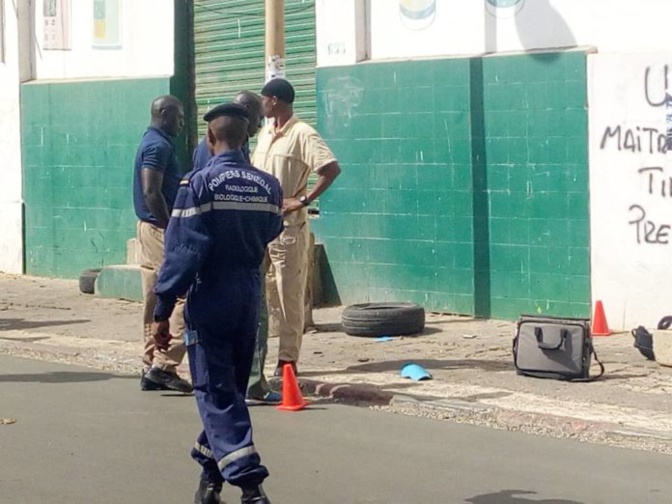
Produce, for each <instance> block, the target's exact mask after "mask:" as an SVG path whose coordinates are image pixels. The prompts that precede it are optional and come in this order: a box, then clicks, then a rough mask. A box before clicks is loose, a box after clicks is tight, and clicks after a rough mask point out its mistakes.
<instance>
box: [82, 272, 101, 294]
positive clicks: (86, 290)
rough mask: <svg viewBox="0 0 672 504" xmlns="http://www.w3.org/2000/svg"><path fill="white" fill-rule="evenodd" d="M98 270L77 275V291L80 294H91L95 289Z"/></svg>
mask: <svg viewBox="0 0 672 504" xmlns="http://www.w3.org/2000/svg"><path fill="white" fill-rule="evenodd" d="M98 273H100V268H97V269H87V270H84V271H82V274H81V275H79V291H80V292H81V293H82V294H93V293H94V292H95V287H96V278H98Z"/></svg>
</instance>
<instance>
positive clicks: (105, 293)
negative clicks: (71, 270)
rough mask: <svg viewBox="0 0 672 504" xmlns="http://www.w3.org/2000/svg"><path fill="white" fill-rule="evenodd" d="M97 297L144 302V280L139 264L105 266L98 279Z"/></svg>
mask: <svg viewBox="0 0 672 504" xmlns="http://www.w3.org/2000/svg"><path fill="white" fill-rule="evenodd" d="M96 296H99V297H103V298H112V299H125V300H127V301H142V278H141V276H140V266H139V265H138V264H118V265H112V266H105V267H104V268H103V269H102V270H101V271H100V273H99V274H98V278H97V279H96Z"/></svg>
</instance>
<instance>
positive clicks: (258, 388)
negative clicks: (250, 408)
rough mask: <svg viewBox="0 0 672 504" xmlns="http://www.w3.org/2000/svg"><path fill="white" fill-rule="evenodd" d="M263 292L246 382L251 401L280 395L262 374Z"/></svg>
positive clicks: (270, 399)
mask: <svg viewBox="0 0 672 504" xmlns="http://www.w3.org/2000/svg"><path fill="white" fill-rule="evenodd" d="M262 278H263V277H262ZM263 293H264V290H262V296H261V303H259V329H258V331H257V340H256V345H255V351H254V358H253V360H252V370H251V372H250V380H249V382H248V384H247V398H248V399H249V400H251V401H259V402H269V403H275V402H279V401H280V399H281V396H280V395H279V394H277V393H275V392H273V391H271V387H270V385H269V384H268V382H267V381H266V376H265V375H264V363H265V361H266V354H267V353H268V308H267V307H266V296H265V295H263Z"/></svg>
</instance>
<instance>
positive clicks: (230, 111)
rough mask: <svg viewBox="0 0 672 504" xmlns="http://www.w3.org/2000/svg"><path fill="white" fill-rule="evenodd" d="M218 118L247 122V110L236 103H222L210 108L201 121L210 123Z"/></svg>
mask: <svg viewBox="0 0 672 504" xmlns="http://www.w3.org/2000/svg"><path fill="white" fill-rule="evenodd" d="M218 117H233V118H234V119H240V120H241V121H245V122H249V120H250V118H249V114H248V112H247V109H246V108H245V107H243V106H242V105H239V104H238V103H223V104H221V105H217V106H216V107H213V108H211V109H210V110H208V111H207V112H206V114H205V115H204V116H203V120H204V121H206V122H210V121H212V120H213V119H217V118H218Z"/></svg>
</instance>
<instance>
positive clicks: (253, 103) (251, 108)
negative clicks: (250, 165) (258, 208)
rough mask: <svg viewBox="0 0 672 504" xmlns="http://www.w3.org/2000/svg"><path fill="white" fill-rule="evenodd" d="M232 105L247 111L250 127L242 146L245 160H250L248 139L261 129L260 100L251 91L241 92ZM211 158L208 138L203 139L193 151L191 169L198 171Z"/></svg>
mask: <svg viewBox="0 0 672 504" xmlns="http://www.w3.org/2000/svg"><path fill="white" fill-rule="evenodd" d="M233 103H238V104H239V105H242V106H243V107H245V108H246V109H247V113H248V115H249V117H250V125H249V127H248V129H247V140H246V141H245V143H244V144H243V154H244V155H245V159H247V160H248V161H249V160H250V138H253V137H254V135H256V134H257V132H258V131H259V129H260V128H261V98H259V96H258V95H257V94H256V93H253V92H252V91H241V92H240V93H238V94H237V95H236V96H235V97H234V98H233ZM211 158H212V154H210V149H209V148H208V137H207V135H206V136H205V137H203V140H201V142H200V143H199V144H198V147H196V149H194V155H193V157H192V169H193V170H200V169H202V168H204V167H205V165H206V164H208V161H210V159H211Z"/></svg>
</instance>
